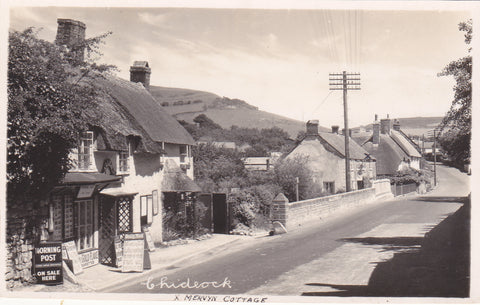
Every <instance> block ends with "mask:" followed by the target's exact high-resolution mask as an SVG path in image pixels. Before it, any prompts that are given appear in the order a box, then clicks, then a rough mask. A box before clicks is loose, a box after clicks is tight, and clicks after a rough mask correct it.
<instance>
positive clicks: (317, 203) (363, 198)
mask: <svg viewBox="0 0 480 305" xmlns="http://www.w3.org/2000/svg"><path fill="white" fill-rule="evenodd" d="M375 191H376V189H375V188H373V187H372V188H368V189H364V190H360V191H354V192H348V193H342V194H337V195H332V196H326V197H319V198H314V199H308V200H302V201H297V202H291V203H289V202H288V199H287V198H286V197H285V196H283V194H279V196H277V197H276V198H275V199H274V201H273V203H272V207H273V212H272V221H278V222H280V223H281V224H282V225H283V226H285V227H286V228H287V229H289V230H290V229H294V228H296V227H299V226H301V225H302V224H304V223H307V222H309V221H312V220H315V219H321V218H323V217H326V216H328V215H330V214H331V213H333V212H335V211H338V210H340V209H345V208H349V207H354V206H359V205H363V204H367V203H370V202H373V201H375V199H376V195H375Z"/></svg>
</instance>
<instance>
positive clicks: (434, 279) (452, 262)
mask: <svg viewBox="0 0 480 305" xmlns="http://www.w3.org/2000/svg"><path fill="white" fill-rule="evenodd" d="M462 202H464V205H463V206H462V207H460V209H458V210H457V211H456V212H455V213H454V214H452V215H450V216H449V217H447V218H445V219H444V220H443V221H442V222H440V223H439V224H438V225H437V226H435V227H434V228H433V229H431V230H430V231H429V232H428V233H426V234H425V237H422V238H418V237H393V238H374V237H365V238H346V239H343V241H346V242H355V243H362V244H365V245H381V246H382V247H383V249H384V250H394V251H395V252H396V253H395V254H394V256H393V257H392V258H391V259H390V260H387V261H385V262H379V263H377V266H376V267H375V269H374V271H373V272H372V274H371V276H370V279H369V281H368V284H367V285H341V284H329V283H307V284H306V285H308V286H317V287H328V288H331V289H334V290H333V291H317V292H304V293H303V294H302V295H303V296H339V297H352V296H370V297H372V296H377V297H460V298H465V297H469V295H470V291H469V287H470V216H471V214H470V201H469V200H468V198H463V199H462Z"/></svg>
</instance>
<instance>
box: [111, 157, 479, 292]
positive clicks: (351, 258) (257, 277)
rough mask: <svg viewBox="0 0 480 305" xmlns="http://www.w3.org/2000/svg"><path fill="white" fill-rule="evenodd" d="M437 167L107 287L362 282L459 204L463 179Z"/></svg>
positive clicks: (300, 286) (256, 288) (295, 286)
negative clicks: (320, 216)
mask: <svg viewBox="0 0 480 305" xmlns="http://www.w3.org/2000/svg"><path fill="white" fill-rule="evenodd" d="M437 171H438V181H439V185H438V187H437V188H436V189H435V190H434V191H432V192H431V193H429V194H426V195H423V196H420V195H418V196H408V197H404V198H400V199H399V198H396V199H394V200H390V201H386V202H381V203H375V204H372V205H368V206H364V207H361V208H358V209H355V210H353V211H350V212H346V213H342V215H340V216H337V217H334V218H332V219H328V220H324V221H321V222H318V223H316V224H310V225H308V226H305V227H303V228H301V229H298V230H295V231H291V232H289V233H288V234H284V235H277V236H273V237H264V238H262V239H260V240H259V241H256V242H254V243H253V244H252V245H243V246H242V247H241V248H240V249H231V250H230V251H229V250H227V251H225V252H224V253H215V254H214V255H212V256H211V258H210V259H208V260H206V261H203V262H201V263H198V264H196V265H191V266H187V267H182V266H174V267H172V268H171V270H166V271H162V272H161V273H159V274H156V275H155V276H153V277H150V278H147V277H145V278H143V279H141V280H139V281H138V282H134V283H128V284H126V285H122V286H118V287H116V288H115V289H113V290H109V291H108V292H116V293H162V294H222V295H236V294H249V295H297V296H298V295H308V294H309V293H316V295H319V294H321V293H325V294H326V295H328V293H332V292H335V291H338V290H339V288H338V287H340V286H348V287H357V286H358V287H362V286H363V285H367V284H368V282H369V279H370V277H371V275H372V272H373V271H374V269H375V268H376V266H377V264H378V263H379V262H385V261H387V260H389V259H391V258H392V257H393V256H394V254H395V253H399V252H402V251H407V252H408V251H412V250H415V249H418V248H419V247H420V243H421V240H422V238H423V236H424V234H425V233H426V232H428V231H430V230H431V229H432V228H433V227H435V226H436V225H437V224H439V223H440V222H441V221H442V220H443V219H445V218H446V217H447V216H449V215H451V214H453V213H454V212H455V211H457V210H458V209H459V208H460V207H461V206H462V204H461V203H460V199H458V198H457V197H461V196H466V195H468V193H469V192H470V186H469V177H468V176H467V175H465V174H463V173H460V172H459V171H458V170H456V169H453V168H448V167H444V166H438V169H437ZM185 286H189V287H190V288H184V287H185ZM359 295H361V292H359Z"/></svg>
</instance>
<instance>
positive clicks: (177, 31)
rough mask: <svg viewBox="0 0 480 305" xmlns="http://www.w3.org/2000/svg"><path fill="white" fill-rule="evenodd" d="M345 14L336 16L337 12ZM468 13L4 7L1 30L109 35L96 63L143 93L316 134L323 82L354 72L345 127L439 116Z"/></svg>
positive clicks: (326, 99) (333, 118)
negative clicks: (356, 86) (235, 103)
mask: <svg viewBox="0 0 480 305" xmlns="http://www.w3.org/2000/svg"><path fill="white" fill-rule="evenodd" d="M345 8H346V7H345ZM471 17H472V16H471V13H470V12H469V11H467V10H464V11H462V10H457V9H456V10H453V9H435V10H434V9H432V10H425V9H424V7H423V8H421V9H420V8H419V9H414V10H400V9H388V7H387V8H385V7H384V9H382V10H371V9H369V8H362V7H360V8H359V9H349V10H346V9H321V8H318V7H317V8H315V9H298V8H295V9H241V8H234V9H232V8H225V9H221V8H167V7H154V8H131V7H130V8H119V7H110V8H106V7H73V8H72V7H28V6H27V7H11V8H10V23H9V27H10V30H19V31H21V30H23V29H25V28H27V27H31V26H33V27H36V28H42V30H41V31H40V32H39V37H40V38H43V39H46V40H49V41H53V40H54V39H55V34H56V28H57V22H56V20H57V18H70V19H75V20H80V21H82V22H84V23H85V24H86V26H87V30H86V34H87V37H93V36H97V35H100V34H102V33H105V32H107V31H112V32H113V34H111V35H110V36H108V37H107V38H106V39H105V44H104V45H102V48H101V51H102V53H103V57H102V58H101V59H100V61H101V62H105V63H109V64H114V65H116V66H117V67H118V69H119V72H117V74H118V75H119V76H120V77H122V78H125V79H128V78H129V67H130V66H131V65H132V63H133V61H135V60H146V61H148V62H149V65H150V67H151V69H152V74H151V85H156V86H164V87H178V88H189V89H196V90H202V91H209V92H212V93H215V94H218V95H220V96H226V97H229V98H238V99H242V100H245V101H246V102H248V103H249V104H252V105H255V106H258V107H259V108H260V109H261V110H265V111H268V112H272V113H275V114H279V115H283V116H286V117H290V118H293V119H298V120H303V121H306V120H310V119H317V120H319V122H320V125H322V126H326V127H328V126H331V125H343V98H342V92H341V91H331V90H329V80H328V78H329V73H341V72H342V71H347V72H358V73H360V74H361V75H360V78H361V90H358V91H349V92H348V105H349V125H350V126H358V125H363V124H368V123H371V122H372V121H373V119H374V115H375V114H378V115H379V116H380V117H381V118H383V117H386V115H387V114H389V115H390V117H391V118H397V117H415V116H443V115H444V114H445V113H446V112H447V111H448V109H449V107H450V104H451V101H452V100H453V89H452V88H453V85H454V81H453V78H452V77H439V76H438V75H437V74H438V73H439V72H441V71H442V68H443V67H444V66H445V65H446V64H448V63H449V62H450V61H452V60H455V59H458V58H461V57H463V56H466V55H467V54H468V52H467V49H468V46H467V45H466V44H465V42H464V36H463V33H462V32H460V31H459V30H458V23H459V22H462V21H465V20H467V19H468V18H471Z"/></svg>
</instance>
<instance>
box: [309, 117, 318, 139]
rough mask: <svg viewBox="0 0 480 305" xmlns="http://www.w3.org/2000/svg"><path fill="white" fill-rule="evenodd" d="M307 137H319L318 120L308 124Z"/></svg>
mask: <svg viewBox="0 0 480 305" xmlns="http://www.w3.org/2000/svg"><path fill="white" fill-rule="evenodd" d="M307 136H318V120H310V121H308V122H307Z"/></svg>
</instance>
